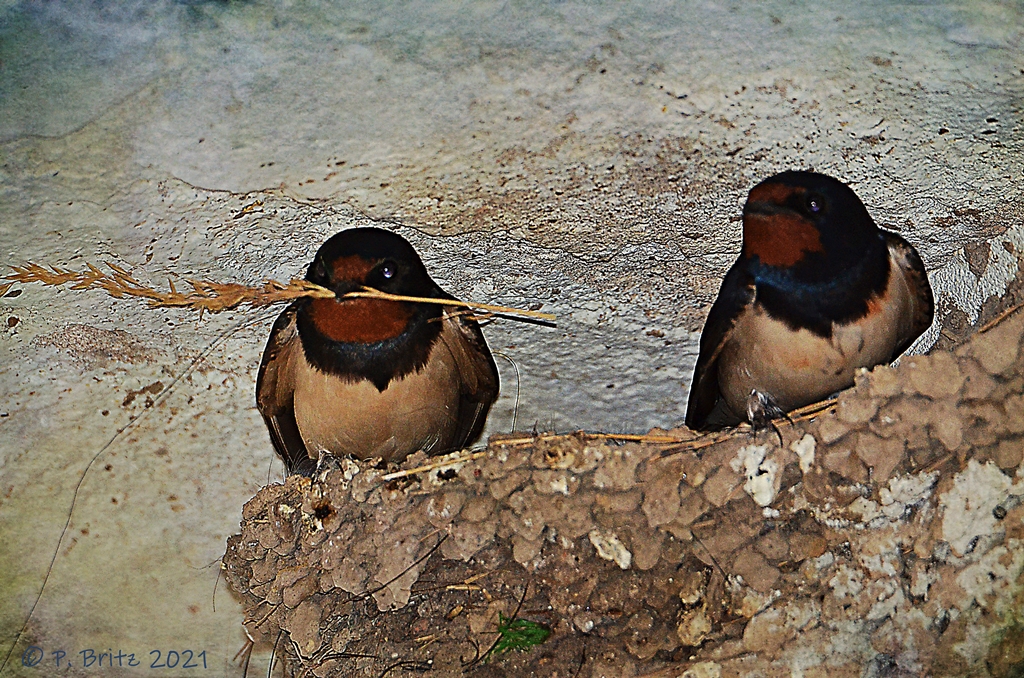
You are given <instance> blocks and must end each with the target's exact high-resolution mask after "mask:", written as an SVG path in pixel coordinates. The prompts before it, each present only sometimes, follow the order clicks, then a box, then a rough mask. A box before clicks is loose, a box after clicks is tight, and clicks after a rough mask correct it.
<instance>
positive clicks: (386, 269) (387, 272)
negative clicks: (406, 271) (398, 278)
mask: <svg viewBox="0 0 1024 678" xmlns="http://www.w3.org/2000/svg"><path fill="white" fill-rule="evenodd" d="M380 274H381V275H382V276H384V277H385V278H387V279H388V280H390V279H391V278H393V277H394V276H395V265H394V264H392V263H391V262H390V261H389V262H386V263H385V264H384V265H383V266H381V267H380Z"/></svg>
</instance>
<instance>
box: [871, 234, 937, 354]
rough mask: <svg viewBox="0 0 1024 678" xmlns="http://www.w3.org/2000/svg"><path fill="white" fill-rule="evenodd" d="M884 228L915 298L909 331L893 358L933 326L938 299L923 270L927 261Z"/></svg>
mask: <svg viewBox="0 0 1024 678" xmlns="http://www.w3.org/2000/svg"><path fill="white" fill-rule="evenodd" d="M883 232H884V233H885V241H886V244H887V245H888V246H889V257H890V259H891V260H892V261H894V262H895V263H896V265H897V266H898V267H899V268H900V270H901V271H902V272H903V276H904V278H905V279H906V281H907V284H908V285H909V286H910V296H911V299H912V302H913V309H912V311H911V329H910V333H909V334H908V335H907V336H906V337H904V338H903V340H902V341H901V342H900V343H899V344H898V345H897V346H896V349H895V350H894V351H893V354H892V357H891V358H890V359H889V360H890V362H891V361H893V360H896V358H898V357H900V356H901V355H902V354H903V352H904V351H906V350H907V349H908V348H910V345H911V344H913V343H914V342H915V341H916V340H917V338H918V337H920V336H921V334H923V333H924V331H925V330H927V329H928V328H929V327H930V326H931V324H932V317H933V316H934V314H935V299H934V297H933V296H932V286H931V284H929V282H928V275H927V273H926V272H925V270H924V262H922V261H921V256H920V255H919V254H918V253H917V250H915V249H914V246H913V245H911V244H910V243H909V242H907V241H906V240H904V239H903V238H901V237H900V236H898V235H896V234H895V233H892V232H890V231H883Z"/></svg>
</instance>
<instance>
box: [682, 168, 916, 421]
mask: <svg viewBox="0 0 1024 678" xmlns="http://www.w3.org/2000/svg"><path fill="white" fill-rule="evenodd" d="M933 310H934V302H933V299H932V290H931V286H930V285H929V284H928V278H927V276H926V275H925V270H924V265H923V264H922V263H921V257H920V256H918V254H917V251H916V250H915V249H914V248H913V247H912V246H911V245H910V243H908V242H907V241H906V240H904V239H903V238H901V237H900V236H898V235H896V234H895V233H891V232H889V231H885V230H882V229H880V228H878V226H876V225H875V222H874V221H873V220H872V219H871V216H870V215H869V214H868V211H867V209H866V208H865V207H864V204H863V203H862V202H861V201H860V199H859V198H858V197H857V196H856V194H855V193H854V192H853V190H851V189H850V187H849V186H847V185H846V184H844V183H843V182H841V181H839V180H837V179H833V178H832V177H828V176H825V175H822V174H815V173H813V172H795V171H791V172H783V173H781V174H777V175H775V176H773V177H771V178H769V179H765V180H764V181H762V182H761V183H760V184H758V185H757V186H755V187H754V188H753V189H751V191H750V195H749V196H748V197H747V203H746V205H745V206H744V207H743V246H742V249H741V251H740V256H739V258H738V259H737V260H736V263H734V264H733V265H732V268H730V269H729V271H728V273H726V275H725V279H724V280H723V281H722V287H721V290H720V291H719V293H718V298H717V299H716V300H715V303H714V304H713V305H712V307H711V312H710V314H709V315H708V319H707V321H706V322H705V324H704V330H703V332H702V333H701V337H700V355H699V356H698V358H697V365H696V367H695V369H694V375H693V383H692V385H691V387H690V398H689V403H688V404H687V408H686V425H687V426H689V427H690V428H692V429H697V430H702V429H716V428H724V427H726V426H731V425H735V424H738V423H740V422H741V421H742V420H743V417H744V415H745V414H746V410H747V405H748V402H749V400H750V398H751V397H752V396H754V397H757V398H758V399H759V400H762V401H763V402H764V403H765V405H767V406H769V408H774V407H777V408H779V410H781V411H782V412H789V411H792V410H793V409H795V408H798V407H802V406H803V405H807V404H810V403H813V402H817V401H818V400H821V399H823V398H825V397H827V396H829V395H831V394H833V393H835V392H837V391H840V390H842V389H845V388H847V387H849V386H852V385H853V377H854V373H855V372H856V370H857V368H860V367H867V368H871V367H873V366H875V365H878V364H880V363H889V362H892V361H893V360H895V359H896V358H897V357H899V355H900V354H901V353H903V351H905V350H906V349H907V348H908V347H909V346H910V345H911V344H912V343H913V342H914V340H915V339H917V338H918V337H919V336H921V333H922V332H924V331H925V330H926V329H927V328H928V326H929V325H931V322H932V314H933ZM773 411H774V410H773Z"/></svg>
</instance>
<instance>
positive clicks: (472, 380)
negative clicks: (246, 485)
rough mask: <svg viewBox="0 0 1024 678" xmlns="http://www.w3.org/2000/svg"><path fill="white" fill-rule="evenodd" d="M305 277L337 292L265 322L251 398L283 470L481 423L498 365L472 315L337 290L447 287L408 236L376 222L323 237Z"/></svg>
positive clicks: (399, 451) (441, 447) (444, 440)
mask: <svg viewBox="0 0 1024 678" xmlns="http://www.w3.org/2000/svg"><path fill="white" fill-rule="evenodd" d="M306 280H308V281H310V282H313V283H316V284H318V285H321V286H323V287H326V288H328V289H330V290H332V291H333V292H334V293H335V294H336V295H337V296H336V297H335V298H326V299H310V298H305V299H300V300H299V301H296V302H295V303H293V304H291V305H290V306H289V307H288V308H287V309H285V311H284V312H283V313H281V315H280V316H279V317H278V319H277V321H276V322H275V323H274V327H273V329H272V330H271V333H270V340H269V341H268V342H267V347H266V349H265V351H264V353H263V360H262V362H261V363H260V371H259V376H258V378H257V381H256V404H257V406H258V408H259V411H260V413H261V414H262V415H263V419H264V420H265V421H266V423H267V428H268V429H269V430H270V438H271V441H272V442H273V444H274V448H275V449H276V450H277V452H278V454H280V455H281V458H282V459H284V462H285V465H286V467H287V469H288V473H289V474H302V475H307V476H309V475H312V474H313V473H314V471H315V470H316V468H317V465H318V463H319V460H320V457H321V454H322V453H324V452H326V453H329V454H331V455H336V456H340V455H347V454H350V455H352V456H354V457H358V458H360V459H368V458H371V457H382V458H383V459H384V460H385V461H389V462H393V461H400V460H402V459H404V458H405V457H406V456H408V455H409V454H411V453H412V452H415V451H417V450H423V451H425V452H427V453H428V454H440V453H443V452H449V451H451V450H455V449H460V448H462V447H464V446H465V445H467V444H468V443H469V442H471V441H472V440H473V439H475V438H476V437H477V436H479V435H480V431H481V429H483V425H484V420H485V419H486V417H487V412H488V410H489V409H490V407H491V404H492V403H493V402H494V399H495V398H496V397H497V394H498V371H497V368H496V367H495V365H494V358H492V357H491V352H490V351H489V350H488V348H487V344H486V342H485V341H484V338H483V334H482V333H481V332H480V327H479V325H477V323H476V321H475V320H473V319H471V318H468V317H466V315H465V314H464V312H463V313H462V314H459V313H457V312H454V311H453V310H450V309H451V307H447V306H441V305H436V304H429V303H416V302H402V301H388V300H382V299H372V298H348V299H342V298H341V297H342V295H344V294H346V293H348V292H352V291H356V290H359V289H360V288H361V287H363V286H367V287H372V288H375V289H377V290H380V291H382V292H387V293H390V294H396V295H402V296H416V297H429V298H433V299H454V297H452V296H451V295H449V294H448V293H446V292H445V291H444V290H442V289H441V288H440V287H438V286H437V284H436V283H435V282H434V281H433V280H432V279H431V278H430V275H429V274H428V273H427V270H426V268H425V267H424V266H423V262H422V261H420V258H419V256H418V255H417V254H416V251H415V250H414V249H413V248H412V246H411V245H410V244H409V243H408V242H407V241H406V240H405V239H404V238H402V237H401V236H399V235H396V234H394V233H391V232H390V231H385V230H383V229H379V228H353V229H349V230H346V231H342V232H340V233H338V234H337V235H335V236H333V237H332V238H330V239H329V240H328V241H327V242H325V243H324V244H323V245H322V246H321V247H320V249H319V251H317V253H316V257H315V258H314V259H313V262H312V263H311V264H310V265H309V269H308V270H307V272H306Z"/></svg>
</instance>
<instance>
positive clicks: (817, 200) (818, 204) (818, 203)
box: [805, 193, 825, 214]
mask: <svg viewBox="0 0 1024 678" xmlns="http://www.w3.org/2000/svg"><path fill="white" fill-rule="evenodd" d="M805 204H806V205H807V211H808V212H810V213H811V214H818V213H820V212H821V211H822V210H824V209H825V201H824V199H822V197H821V196H820V195H818V194H817V193H811V194H810V195H808V196H807V198H806V199H805Z"/></svg>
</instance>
